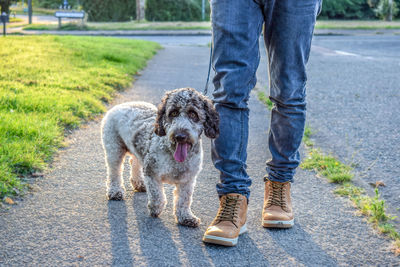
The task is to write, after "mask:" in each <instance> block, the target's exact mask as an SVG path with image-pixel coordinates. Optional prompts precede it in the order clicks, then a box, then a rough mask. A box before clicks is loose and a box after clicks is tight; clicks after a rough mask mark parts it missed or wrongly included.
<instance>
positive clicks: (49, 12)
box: [10, 2, 61, 15]
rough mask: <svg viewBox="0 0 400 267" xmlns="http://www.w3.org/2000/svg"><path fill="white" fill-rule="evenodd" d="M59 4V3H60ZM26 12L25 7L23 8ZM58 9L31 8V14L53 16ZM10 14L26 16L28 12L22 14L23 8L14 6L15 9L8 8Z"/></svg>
mask: <svg viewBox="0 0 400 267" xmlns="http://www.w3.org/2000/svg"><path fill="white" fill-rule="evenodd" d="M60 3H61V2H60ZM25 8H26V10H27V7H25ZM57 10H58V9H47V8H41V7H33V8H32V13H33V15H54V13H55V12H56V11H57ZM10 12H11V14H17V15H27V14H28V12H24V8H22V6H16V7H11V8H10Z"/></svg>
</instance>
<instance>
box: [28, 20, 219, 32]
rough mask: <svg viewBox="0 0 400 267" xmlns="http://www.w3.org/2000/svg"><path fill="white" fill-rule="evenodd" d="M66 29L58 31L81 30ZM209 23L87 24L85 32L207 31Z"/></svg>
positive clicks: (46, 26) (34, 26) (37, 26)
mask: <svg viewBox="0 0 400 267" xmlns="http://www.w3.org/2000/svg"><path fill="white" fill-rule="evenodd" d="M65 25H69V26H68V27H62V28H61V29H60V30H82V29H81V28H80V27H79V26H80V25H79V24H76V23H67V24H65ZM209 29H211V24H210V22H179V21H177V22H136V21H130V22H87V23H86V24H85V30H91V31H100V30H209ZM24 30H58V25H57V24H56V23H52V24H31V25H29V26H26V27H24Z"/></svg>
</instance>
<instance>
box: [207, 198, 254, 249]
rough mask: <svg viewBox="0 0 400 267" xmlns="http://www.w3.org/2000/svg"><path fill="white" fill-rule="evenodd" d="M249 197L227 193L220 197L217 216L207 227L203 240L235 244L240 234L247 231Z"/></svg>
mask: <svg viewBox="0 0 400 267" xmlns="http://www.w3.org/2000/svg"><path fill="white" fill-rule="evenodd" d="M246 217H247V198H246V197H245V196H243V195H241V194H227V195H224V196H222V197H221V198H220V205H219V210H218V213H217V216H216V217H215V219H214V221H213V222H212V223H211V225H210V226H209V227H208V228H207V230H206V232H205V233H204V236H203V241H204V242H207V243H213V244H218V245H223V246H235V245H236V244H237V241H238V237H239V235H240V234H242V233H245V232H247V227H246Z"/></svg>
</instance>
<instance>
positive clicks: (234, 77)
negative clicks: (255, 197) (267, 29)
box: [211, 0, 263, 198]
mask: <svg viewBox="0 0 400 267" xmlns="http://www.w3.org/2000/svg"><path fill="white" fill-rule="evenodd" d="M211 10H212V27H213V48H214V51H213V58H212V63H213V68H214V70H215V72H216V75H215V78H214V80H213V83H214V87H215V90H214V93H213V97H214V103H215V107H216V109H217V111H218V112H219V114H220V135H219V137H218V138H217V139H215V140H214V141H213V142H212V159H213V163H214V166H215V167H216V168H217V169H218V170H219V171H220V180H221V182H220V183H219V184H217V192H218V194H219V196H222V195H225V194H228V193H239V194H242V195H245V196H246V197H247V198H248V197H249V194H250V191H249V186H250V185H251V180H250V178H249V176H248V175H247V172H246V158H247V152H246V149H247V139H248V119H249V110H248V107H247V101H248V98H249V93H250V91H251V89H253V87H254V86H255V84H256V70H257V67H258V64H259V59H260V55H259V46H258V39H259V36H260V32H261V28H262V23H263V16H262V10H261V8H260V6H259V5H257V4H256V3H255V2H254V1H252V0H235V1H231V0H212V1H211Z"/></svg>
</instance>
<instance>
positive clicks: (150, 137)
mask: <svg viewBox="0 0 400 267" xmlns="http://www.w3.org/2000/svg"><path fill="white" fill-rule="evenodd" d="M101 131H102V144H103V149H104V152H105V160H106V165H107V197H108V199H109V200H122V199H123V198H124V194H125V188H124V183H123V177H122V172H123V162H124V159H125V156H126V155H129V156H130V157H131V159H130V164H131V175H130V182H131V185H132V187H133V188H134V189H135V191H139V192H147V196H148V204H147V207H148V209H149V212H150V215H151V216H153V217H158V216H159V215H160V214H161V212H162V211H163V209H164V208H165V205H166V197H165V193H164V187H163V183H169V184H173V185H175V190H174V215H175V218H176V221H177V223H179V224H181V225H185V226H190V227H197V226H198V225H199V224H200V219H199V218H197V217H196V216H195V215H193V213H192V211H191V208H190V206H191V203H192V195H193V190H194V186H195V183H196V177H197V175H198V174H199V173H200V171H201V168H202V161H203V149H202V144H201V134H202V133H203V132H204V134H205V136H207V137H208V138H211V139H214V138H217V137H218V135H219V115H218V112H217V111H216V109H215V108H214V105H213V103H212V101H211V100H210V99H209V98H207V97H206V96H204V95H202V94H200V93H198V92H197V91H196V90H195V89H193V88H181V89H175V90H172V91H169V92H166V94H165V96H164V97H163V99H162V101H161V103H160V104H159V106H158V108H156V107H155V106H154V105H152V104H150V103H146V102H128V103H124V104H120V105H117V106H115V107H113V108H112V109H110V110H109V111H108V112H107V113H106V115H105V117H104V118H103V120H102V126H101Z"/></svg>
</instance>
